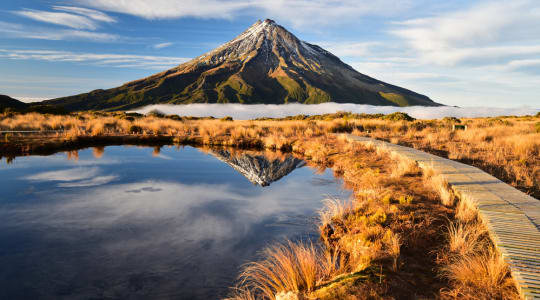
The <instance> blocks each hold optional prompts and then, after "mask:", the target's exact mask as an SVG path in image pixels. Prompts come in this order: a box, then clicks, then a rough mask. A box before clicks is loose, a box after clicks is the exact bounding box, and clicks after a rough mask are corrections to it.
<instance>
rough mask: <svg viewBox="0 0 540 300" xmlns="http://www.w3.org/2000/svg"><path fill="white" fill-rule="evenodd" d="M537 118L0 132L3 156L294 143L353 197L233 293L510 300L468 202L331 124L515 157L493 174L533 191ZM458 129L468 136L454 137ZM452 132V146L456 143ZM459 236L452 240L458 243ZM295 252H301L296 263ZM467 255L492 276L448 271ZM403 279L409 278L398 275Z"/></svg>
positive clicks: (123, 125)
mask: <svg viewBox="0 0 540 300" xmlns="http://www.w3.org/2000/svg"><path fill="white" fill-rule="evenodd" d="M357 117H358V116H357ZM539 119H540V118H538V117H522V118H504V119H496V120H493V119H472V120H453V119H448V120H430V121H417V120H412V119H410V118H407V116H406V115H400V114H397V115H396V114H394V115H393V116H391V117H381V116H373V117H369V116H362V117H358V118H355V116H351V115H346V114H345V115H343V114H342V115H339V114H335V115H329V116H319V117H303V118H300V117H297V119H293V118H289V119H280V120H268V119H266V120H257V121H232V120H230V119H228V118H227V119H223V120H211V119H210V120H209V119H203V120H200V119H182V118H179V117H178V116H176V117H171V116H161V115H154V116H148V117H143V116H131V115H128V114H113V113H111V114H104V113H99V114H94V113H86V114H84V113H82V114H77V115H70V116H43V115H37V114H31V115H28V116H25V115H22V116H21V115H13V116H4V117H3V118H2V120H0V126H2V127H1V128H2V129H3V130H31V129H33V130H59V129H60V130H62V132H59V133H55V134H52V135H50V134H49V135H42V136H40V135H39V134H38V135H35V136H23V135H9V134H8V135H7V137H6V136H4V137H3V139H2V144H1V145H2V150H1V155H3V156H7V157H13V156H17V155H32V154H47V153H52V152H56V151H73V150H76V149H78V148H86V147H99V146H107V145H117V144H142V145H149V146H158V147H159V145H160V144H177V145H185V144H191V145H207V146H235V147H238V148H246V149H248V148H259V149H262V148H266V149H270V150H281V151H285V152H294V153H296V154H298V155H299V156H300V157H302V158H303V159H305V160H306V161H308V163H310V164H312V165H314V166H320V167H330V168H332V169H333V170H334V172H335V173H336V174H337V175H338V176H340V177H342V178H343V179H344V181H345V182H346V184H347V185H348V186H349V187H350V188H351V189H352V190H353V191H354V193H355V198H354V199H353V200H352V201H351V202H346V201H334V202H331V201H330V202H329V203H328V205H327V208H326V209H324V210H323V211H322V212H321V216H322V218H321V224H320V233H321V240H322V244H321V245H320V246H317V247H314V246H313V245H305V244H291V243H289V244H283V245H277V246H272V247H273V248H272V247H270V248H268V249H267V250H266V252H265V253H266V256H263V257H262V258H261V261H259V262H257V263H254V264H251V265H248V267H247V268H246V269H245V270H244V272H243V273H242V275H241V276H242V277H241V278H242V279H243V281H241V282H240V285H239V286H238V287H237V290H236V291H237V293H236V295H234V297H233V298H235V299H250V298H249V297H250V295H252V293H263V294H266V295H267V298H270V299H274V298H276V297H277V296H276V295H277V294H278V293H279V292H282V291H299V292H300V293H301V294H302V295H308V296H316V297H319V298H321V299H326V298H325V297H330V296H329V295H334V296H335V295H336V293H342V295H349V294H354V293H357V294H358V293H363V292H366V291H367V292H369V293H372V295H374V296H377V297H380V298H384V297H389V296H390V297H396V296H398V295H403V294H410V295H416V293H417V292H418V291H417V288H418V286H419V285H420V286H422V290H423V291H424V292H425V293H426V295H425V296H427V297H429V296H433V295H438V297H441V298H447V299H453V297H454V298H455V297H460V296H472V295H474V294H475V293H478V291H484V292H485V293H486V295H485V296H486V297H499V296H502V295H504V296H508V295H509V297H510V298H512V297H514V296H513V295H515V294H516V291H515V287H513V286H512V285H511V284H509V274H508V270H507V268H505V267H504V263H503V262H501V260H500V256H499V254H498V253H497V252H496V251H495V250H494V249H493V247H492V246H490V245H492V243H491V241H490V239H489V237H488V236H487V233H486V230H485V228H483V227H482V224H481V223H479V221H478V219H477V216H476V212H475V211H474V209H472V208H471V207H467V206H466V205H462V204H460V203H463V201H461V200H460V199H456V198H455V196H452V195H449V193H450V192H449V190H448V187H447V186H446V185H445V184H444V182H437V181H434V180H433V178H432V176H430V174H425V173H424V172H423V171H422V170H419V169H418V168H417V167H416V166H415V165H412V164H410V163H408V162H406V161H402V160H399V159H396V158H392V157H390V156H389V155H388V154H385V153H382V152H378V151H377V150H376V149H372V148H366V147H363V146H360V145H356V144H353V143H351V142H348V141H346V140H345V139H341V138H338V136H337V135H335V133H342V132H347V133H353V134H357V135H362V136H371V137H376V138H380V139H383V140H389V141H392V142H394V143H399V144H405V145H408V146H414V147H418V148H422V147H424V148H427V150H431V151H430V152H435V153H438V154H439V155H441V156H447V157H452V156H455V157H454V158H456V159H457V160H460V159H468V160H471V161H473V162H478V161H480V162H481V163H484V164H485V163H489V162H493V163H494V164H495V165H496V166H498V168H503V170H507V169H506V168H505V166H504V164H505V163H508V162H513V161H515V160H518V164H515V167H514V164H512V166H513V167H512V168H511V169H508V170H510V171H506V172H507V173H505V174H507V175H505V176H507V177H504V176H502V177H504V178H506V180H505V181H507V182H509V183H512V182H513V183H514V186H516V187H521V188H525V189H528V188H530V189H532V190H533V191H535V190H537V189H538V178H537V177H538V165H539V163H538V158H537V155H536V156H534V155H533V156H531V155H530V154H531V153H533V154H534V153H538V149H539V145H538V142H537V139H533V137H535V136H537V135H538V133H536V132H535V131H534V130H535V127H534V126H535V124H536V123H535V122H538V120H539ZM461 122H463V123H464V124H463V125H466V126H467V127H468V128H459V126H458V129H456V126H454V125H456V124H458V125H459V124H461ZM487 124H491V125H490V126H487ZM462 129H466V130H462ZM497 133H500V136H501V137H503V138H500V137H499V136H497ZM516 133H519V137H521V140H525V141H527V143H525V144H524V143H517V142H516V141H517V140H518V138H516V139H515V140H513V139H510V138H509V137H508V136H509V135H515V134H516ZM467 139H468V141H469V142H468V143H463V141H464V140H467ZM460 140H461V143H462V144H461V145H462V146H461V147H458V146H455V145H456V144H459V143H460V142H459V141H460ZM473 141H481V143H480V142H476V143H473ZM503 144H504V145H507V146H508V145H510V146H511V147H513V149H512V150H513V151H508V149H505V148H501V149H499V147H502V146H501V145H503ZM463 146H465V147H463ZM463 148H468V149H463ZM490 149H494V150H493V151H496V153H497V155H498V156H497V160H491V159H488V156H487V155H486V153H489V151H490ZM497 149H498V150H497ZM471 150H473V151H471ZM463 153H469V154H468V156H467V155H464V154H463ZM445 154H446V155H445ZM458 155H461V156H458ZM520 155H524V159H525V160H524V162H519V159H521V158H520V157H521V156H520ZM497 164H499V165H497ZM495 170H499V169H497V168H495ZM492 172H493V173H497V172H495V171H493V170H492ZM524 174H525V175H524ZM494 175H495V174H494ZM512 175H514V177H512ZM499 176H500V174H499ZM508 178H513V180H508ZM527 180H530V181H529V182H527ZM444 220H450V223H448V222H446V221H444ZM368 233H369V234H368ZM459 241H461V242H460V243H461V244H460V245H458V246H456V244H457V243H458V242H459ZM299 257H304V258H306V259H307V261H300V260H299ZM283 258H286V259H285V260H283ZM284 261H285V263H284ZM470 261H473V262H475V263H472V265H474V266H477V268H476V269H475V270H472V271H471V272H473V273H472V275H471V274H469V275H470V276H472V277H473V279H474V278H476V277H478V278H480V277H482V276H484V277H486V276H487V277H488V278H489V277H490V276H492V275H493V274H490V275H486V274H484V273H483V272H485V271H486V270H484V269H482V267H481V266H482V264H485V263H486V262H489V263H493V264H498V265H500V267H499V269H500V272H499V273H497V274H496V275H495V276H497V279H495V281H481V280H480V281H479V280H470V279H463V276H461V275H463V274H461V273H459V270H454V269H452V267H454V266H458V265H460V264H465V263H466V262H470ZM426 265H429V266H431V267H430V269H432V270H434V273H429V272H428V273H426V272H425V266H426ZM250 266H251V267H250ZM257 266H259V267H260V266H267V267H268V268H263V269H261V268H257ZM306 267H307V268H308V269H310V270H311V271H310V272H311V273H310V274H305V272H304V271H305V268H306ZM284 269H290V270H296V271H293V272H292V273H288V274H281V273H279V271H278V273H277V274H276V273H272V272H270V273H268V272H267V271H265V270H284ZM302 270H304V271H302ZM456 272H457V273H456ZM475 272H476V273H475ZM421 274H424V275H426V276H427V277H423V276H420V275H421ZM308 275H309V276H308ZM438 275H440V276H438ZM276 276H277V277H282V278H285V279H290V280H289V281H287V282H284V281H281V280H279V281H278V282H276V281H275V280H273V279H272V278H275V277H276ZM291 276H292V277H291ZM460 276H461V277H460ZM429 278H432V279H429ZM411 280H412V281H411ZM404 282H409V283H407V284H405V285H404V284H403V283H404ZM488 282H489V283H488ZM242 283H243V284H242ZM383 283H384V284H383ZM400 286H404V287H403V288H400ZM413 287H415V288H413ZM361 291H363V292H361ZM362 295H364V296H366V295H368V294H362ZM360 298H361V297H360ZM328 299H330V298H328Z"/></svg>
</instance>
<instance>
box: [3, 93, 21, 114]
mask: <svg viewBox="0 0 540 300" xmlns="http://www.w3.org/2000/svg"><path fill="white" fill-rule="evenodd" d="M27 106H28V104H26V103H24V102H22V101H19V100H17V99H13V98H11V97H10V96H7V95H0V111H3V110H4V109H6V108H12V109H16V110H18V109H23V108H26V107H27Z"/></svg>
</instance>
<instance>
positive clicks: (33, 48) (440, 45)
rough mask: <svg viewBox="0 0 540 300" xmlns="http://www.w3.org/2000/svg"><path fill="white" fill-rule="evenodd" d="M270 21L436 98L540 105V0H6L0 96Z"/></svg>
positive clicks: (69, 90) (85, 79) (152, 69)
mask: <svg viewBox="0 0 540 300" xmlns="http://www.w3.org/2000/svg"><path fill="white" fill-rule="evenodd" d="M266 18H270V19H273V20H275V21H276V22H277V23H278V24H280V25H282V26H284V27H285V28H287V29H288V30H289V31H291V32H292V33H293V34H295V35H296V36H297V37H298V38H300V39H301V40H304V41H307V42H310V43H313V44H317V45H320V46H321V47H323V48H325V49H326V50H329V51H330V52H332V53H334V54H335V55H337V56H338V57H340V58H341V59H342V60H343V61H344V62H345V63H347V64H349V65H351V66H352V67H354V68H355V69H356V70H358V71H359V72H361V73H363V74H366V75H369V76H372V77H375V78H377V79H380V80H383V81H385V82H388V83H391V84H395V85H399V86H402V87H405V88H408V89H411V90H413V91H415V92H418V93H421V94H425V95H427V96H429V97H430V98H431V99H433V100H435V101H437V102H439V103H443V104H447V105H454V106H484V107H501V108H510V107H523V106H529V107H534V108H539V107H540V2H539V1H537V0H512V1H496V0H492V1H474V0H468V1H433V0H402V1H394V0H369V1H364V0H326V1H323V0H287V1H285V0H226V1H218V0H183V1H179V0H177V1H174V0H152V1H148V0H73V1H62V0H41V1H37V0H2V1H1V2H0V94H7V95H10V96H12V97H14V98H18V99H21V100H24V101H36V100H40V99H48V98H55V97H60V96H68V95H74V94H78V93H83V92H88V91H91V90H94V89H101V88H103V89H105V88H111V87H115V86H118V85H121V84H123V83H125V82H128V81H131V80H135V79H139V78H143V77H146V76H149V75H151V74H154V73H157V72H159V71H162V70H165V69H168V68H171V67H174V66H176V65H178V64H181V63H183V62H186V61H188V60H189V59H191V58H194V57H196V56H198V55H201V54H202V53H204V52H207V51H209V50H212V49H213V48H215V47H217V46H219V45H221V44H223V43H225V42H227V41H229V40H231V39H233V38H234V37H236V36H237V35H238V34H240V33H241V32H242V31H244V30H245V29H246V28H248V27H249V26H251V25H252V24H253V23H255V22H256V21H257V20H259V19H261V20H264V19H266Z"/></svg>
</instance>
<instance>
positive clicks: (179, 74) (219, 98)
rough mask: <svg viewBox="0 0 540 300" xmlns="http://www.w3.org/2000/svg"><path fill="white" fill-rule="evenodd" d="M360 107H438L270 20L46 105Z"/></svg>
mask: <svg viewBox="0 0 540 300" xmlns="http://www.w3.org/2000/svg"><path fill="white" fill-rule="evenodd" d="M291 102H296V103H305V104H314V103H323V102H338V103H358V104H371V105H391V106H409V105H423V106H439V105H440V104H438V103H435V102H434V101H432V100H431V99H430V98H428V97H426V96H424V95H421V94H418V93H415V92H413V91H410V90H407V89H404V88H401V87H398V86H395V85H391V84H388V83H385V82H382V81H380V80H377V79H374V78H372V77H369V76H367V75H364V74H361V73H359V72H357V71H356V70H354V69H353V68H352V67H351V66H349V65H347V64H345V63H343V62H342V61H341V60H340V59H339V58H338V57H336V56H335V55H333V54H332V53H330V52H328V51H326V50H324V49H323V48H321V47H319V46H317V45H313V44H309V43H306V42H303V41H301V40H299V39H298V38H297V37H295V36H294V35H293V34H292V33H290V32H289V31H287V30H286V29H285V28H283V27H282V26H280V25H277V24H276V23H275V22H274V21H272V20H265V21H264V22H261V21H258V22H257V23H255V24H253V25H252V26H251V27H249V28H248V29H247V30H246V31H244V32H243V33H242V34H240V35H239V36H238V37H236V38H235V39H233V40H232V41H230V42H228V43H226V44H224V45H222V46H220V47H218V48H216V49H215V50H212V51H210V52H208V53H206V54H204V55H201V56H199V57H197V58H195V59H193V60H191V61H189V62H186V63H184V64H181V65H179V66H177V67H175V68H172V69H170V70H167V71H164V72H161V73H158V74H155V75H152V76H150V77H147V78H144V79H140V80H136V81H132V82H129V83H126V84H124V85H122V86H120V87H116V88H112V89H108V90H95V91H92V92H89V93H85V94H80V95H75V96H70V97H63V98H58V99H53V100H48V101H44V102H43V104H53V105H61V106H64V108H65V109H67V110H69V111H74V110H124V109H133V108H136V107H140V106H144V105H149V104H158V103H170V104H187V103H244V104H256V103H265V104H283V103H291Z"/></svg>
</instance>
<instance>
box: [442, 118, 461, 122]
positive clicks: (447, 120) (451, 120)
mask: <svg viewBox="0 0 540 300" xmlns="http://www.w3.org/2000/svg"><path fill="white" fill-rule="evenodd" d="M443 121H444V122H447V123H455V124H459V123H461V120H460V119H458V118H456V117H444V118H443Z"/></svg>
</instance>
